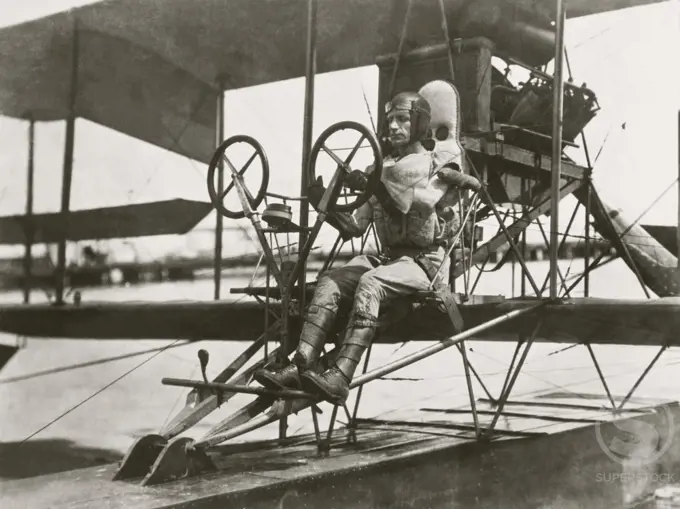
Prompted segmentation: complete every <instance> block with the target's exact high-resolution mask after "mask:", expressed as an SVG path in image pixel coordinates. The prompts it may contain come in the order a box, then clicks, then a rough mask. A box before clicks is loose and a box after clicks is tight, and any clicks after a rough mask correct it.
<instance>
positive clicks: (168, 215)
mask: <svg viewBox="0 0 680 509" xmlns="http://www.w3.org/2000/svg"><path fill="white" fill-rule="evenodd" d="M211 210H212V205H211V204H210V203H206V202H200V201H192V200H184V199H175V200H167V201H161V202H154V203H141V204H137V205H122V206H119V207H106V208H99V209H90V210H77V211H73V212H69V213H68V221H67V225H68V226H67V228H68V230H67V232H66V240H70V241H78V240H91V239H113V238H123V237H145V236H151V235H174V234H183V233H187V232H188V231H189V230H191V229H193V228H194V226H196V225H197V224H198V223H199V222H200V221H201V220H203V219H204V218H205V217H206V216H207V215H208V213H209V212H210V211H211ZM60 225H61V217H60V214H59V213H58V212H55V213H51V214H36V215H33V216H30V217H29V216H25V215H24V216H7V217H0V244H24V243H25V242H26V239H27V232H29V231H32V234H33V235H32V242H33V243H37V244H41V243H45V244H49V243H56V242H59V240H60V239H61V227H60Z"/></svg>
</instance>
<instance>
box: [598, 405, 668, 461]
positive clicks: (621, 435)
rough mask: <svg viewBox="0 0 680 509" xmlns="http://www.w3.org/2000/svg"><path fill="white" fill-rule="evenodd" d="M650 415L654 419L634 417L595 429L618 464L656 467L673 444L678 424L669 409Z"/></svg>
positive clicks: (599, 442) (600, 442)
mask: <svg viewBox="0 0 680 509" xmlns="http://www.w3.org/2000/svg"><path fill="white" fill-rule="evenodd" d="M649 415H651V416H652V417H653V419H648V420H645V419H643V418H642V417H631V418H627V419H622V420H619V421H612V420H603V421H600V422H598V423H597V424H596V425H595V436H596V438H597V443H598V444H599V445H600V447H601V448H602V450H603V451H604V453H605V454H606V455H607V456H608V457H609V458H611V459H612V460H613V461H615V462H617V463H621V464H623V463H627V462H631V461H633V462H635V463H636V464H638V465H640V466H644V465H650V464H652V463H656V462H657V461H658V460H659V459H660V458H661V457H662V456H663V455H664V454H666V452H667V451H668V449H669V448H670V446H671V444H672V443H673V435H674V434H675V423H674V421H673V413H672V411H671V409H670V408H669V407H668V406H667V405H661V406H658V407H656V408H655V413H651V412H650V414H649ZM649 421H653V422H649Z"/></svg>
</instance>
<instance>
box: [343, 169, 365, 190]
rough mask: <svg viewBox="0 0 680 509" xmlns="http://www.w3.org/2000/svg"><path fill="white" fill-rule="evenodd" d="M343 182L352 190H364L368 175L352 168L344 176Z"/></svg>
mask: <svg viewBox="0 0 680 509" xmlns="http://www.w3.org/2000/svg"><path fill="white" fill-rule="evenodd" d="M344 184H345V186H346V187H349V188H350V189H351V190H352V191H365V190H366V187H367V186H368V175H366V174H365V173H364V172H363V171H361V170H352V171H351V172H350V174H349V175H347V176H346V177H345V181H344Z"/></svg>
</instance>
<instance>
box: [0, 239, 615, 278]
mask: <svg viewBox="0 0 680 509" xmlns="http://www.w3.org/2000/svg"><path fill="white" fill-rule="evenodd" d="M519 247H520V249H521V246H519ZM603 252H609V253H611V254H612V255H613V254H615V250H614V248H613V247H612V246H611V245H610V244H609V243H607V242H591V245H590V256H591V257H592V258H595V257H597V256H599V255H600V254H602V253H603ZM584 255H585V248H584V245H583V243H582V242H581V243H578V242H565V243H564V244H563V245H562V246H561V248H560V250H559V252H558V257H559V258H560V259H578V258H583V257H584ZM326 256H328V254H327V253H325V252H318V251H317V252H315V253H312V254H310V260H309V261H310V262H312V263H313V262H317V263H322V262H323V261H324V260H325V258H326ZM351 257H352V253H351V252H341V253H340V254H339V255H338V259H340V260H349V259H350V258H351ZM548 257H549V251H548V248H547V247H546V246H545V245H543V246H541V245H538V244H535V245H531V244H527V245H526V249H525V252H524V258H525V260H527V261H542V260H547V259H548ZM259 258H260V256H259V254H249V255H243V256H238V257H231V258H224V259H223V261H222V269H223V270H225V271H228V270H230V269H231V270H235V269H242V270H243V272H244V273H246V274H247V273H250V272H252V271H253V270H254V269H255V267H256V266H257V264H258V262H259ZM503 259H505V260H506V261H507V262H512V261H513V259H515V255H514V253H512V252H511V251H510V248H509V247H508V246H505V247H504V248H502V249H499V250H498V251H495V252H494V253H492V255H491V257H490V259H489V263H494V264H495V263H499V262H501V261H502V260H503ZM22 264H23V259H9V260H0V288H5V289H14V288H23V287H24V273H23V265H22ZM213 267H214V263H213V260H212V258H211V257H209V256H200V257H196V258H165V259H162V260H157V261H149V262H134V261H132V262H123V263H106V262H104V263H97V264H88V265H71V266H68V267H67V269H66V277H67V280H68V285H69V286H71V287H88V286H118V285H128V284H138V283H149V282H164V281H190V280H194V279H201V278H205V277H212V270H213ZM54 277H55V276H54V268H53V266H52V265H51V263H50V261H49V259H47V258H36V259H34V260H33V267H32V270H31V285H30V286H31V287H34V288H40V287H44V288H45V287H46V288H49V287H52V286H53V281H54Z"/></svg>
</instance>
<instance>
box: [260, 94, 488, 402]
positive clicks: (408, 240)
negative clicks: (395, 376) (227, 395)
mask: <svg viewBox="0 0 680 509" xmlns="http://www.w3.org/2000/svg"><path fill="white" fill-rule="evenodd" d="M430 117H431V111H430V105H429V103H428V101H427V100H425V99H424V98H423V97H422V96H421V95H419V94H418V93H415V92H402V93H399V94H397V95H396V96H395V97H394V98H393V99H392V100H391V101H390V102H389V103H388V104H387V105H386V120H387V127H388V133H387V134H388V139H389V145H390V147H391V151H390V154H389V156H387V157H386V158H385V159H384V162H383V172H382V175H381V182H380V183H379V184H378V188H377V190H376V191H375V193H374V195H373V196H372V197H371V198H370V199H369V201H368V202H366V203H365V204H364V205H363V206H361V207H360V208H359V209H357V210H356V211H355V212H354V214H353V215H350V214H339V213H337V212H336V213H333V214H329V219H328V222H329V224H331V225H332V226H333V227H335V228H336V229H337V230H339V232H340V234H341V236H342V237H343V238H344V239H345V240H348V239H350V238H352V237H360V236H361V235H362V234H363V233H364V232H365V231H366V229H367V228H368V226H369V224H370V223H371V222H374V224H375V227H376V232H377V236H378V239H379V241H380V245H381V246H382V250H383V253H382V257H377V256H371V255H360V256H357V257H355V258H353V259H352V260H350V262H349V263H347V264H346V265H344V266H343V267H339V268H336V269H333V270H330V271H328V272H326V273H324V274H323V275H322V276H321V277H320V278H319V280H318V282H317V286H316V291H315V292H314V296H313V298H312V300H311V302H310V305H309V307H308V309H307V312H306V314H305V317H304V322H303V326H302V333H301V336H300V342H299V345H298V347H297V351H296V352H295V355H294V357H293V362H292V363H291V364H288V365H287V366H286V367H283V368H282V369H279V370H276V371H272V370H268V369H266V368H265V369H261V370H259V371H258V372H257V373H256V374H255V379H256V380H257V381H258V382H260V383H261V384H262V385H264V386H265V387H267V388H269V389H281V388H296V389H303V390H305V391H307V392H310V393H313V394H316V395H318V396H319V397H320V398H321V399H323V400H326V401H330V402H332V403H335V404H344V402H345V401H346V399H347V396H348V394H349V384H350V382H351V380H352V377H353V376H354V373H355V371H356V369H357V366H358V364H359V361H360V360H361V357H362V355H363V353H364V351H365V350H366V349H367V348H368V347H369V346H370V344H371V341H372V340H373V338H374V336H375V334H376V329H377V326H378V316H379V312H380V308H381V306H386V305H389V304H390V303H392V302H394V301H395V299H397V298H399V297H404V296H407V295H411V294H414V293H415V292H418V291H420V290H427V289H428V288H429V287H430V283H431V282H432V280H433V278H434V277H437V279H438V280H437V281H435V283H437V282H438V281H439V280H440V278H442V277H445V276H448V270H447V268H446V265H447V264H448V260H445V258H447V257H446V249H447V247H448V243H449V242H451V240H452V239H453V237H454V236H455V234H456V232H457V231H458V226H459V220H458V216H457V214H451V210H453V207H452V206H450V204H449V205H447V204H446V203H445V201H446V199H445V198H446V196H450V192H449V191H450V190H451V189H452V188H454V187H455V188H461V187H462V188H470V189H475V190H477V189H478V188H479V185H480V184H479V181H477V179H475V178H474V177H470V176H468V175H464V174H463V173H462V172H460V171H459V169H460V164H459V163H460V162H461V154H452V153H450V152H449V153H446V152H445V153H441V152H435V151H430V150H428V149H427V148H426V146H428V145H430V144H431V142H432V140H431V139H430ZM370 171H371V168H368V169H367V172H369V173H370ZM366 183H367V174H366V173H364V172H362V171H360V170H354V171H353V172H351V173H350V175H348V177H347V178H346V179H345V185H347V186H348V187H351V188H355V189H362V188H365V186H366ZM322 193H323V184H322V182H321V181H320V180H319V181H318V182H317V183H316V184H315V185H313V186H312V187H311V188H310V190H309V199H310V201H315V200H319V197H320V195H321V194H322ZM444 211H447V212H448V216H447V214H446V213H445V212H444ZM442 264H444V265H445V266H444V267H442V270H439V269H440V266H441V265H442ZM350 306H351V309H350V313H349V319H348V322H347V326H346V328H345V330H344V334H342V336H341V338H342V343H341V345H340V348H339V351H338V354H337V357H336V358H335V361H334V363H333V364H332V365H331V367H330V368H329V369H327V370H325V371H322V369H323V368H322V367H321V366H320V363H319V362H318V361H319V358H320V354H321V352H322V351H323V347H324V345H325V343H326V341H327V339H329V336H331V335H332V331H333V329H334V327H335V326H336V318H337V317H338V315H339V312H340V311H341V310H343V309H348V308H350Z"/></svg>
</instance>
